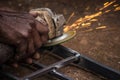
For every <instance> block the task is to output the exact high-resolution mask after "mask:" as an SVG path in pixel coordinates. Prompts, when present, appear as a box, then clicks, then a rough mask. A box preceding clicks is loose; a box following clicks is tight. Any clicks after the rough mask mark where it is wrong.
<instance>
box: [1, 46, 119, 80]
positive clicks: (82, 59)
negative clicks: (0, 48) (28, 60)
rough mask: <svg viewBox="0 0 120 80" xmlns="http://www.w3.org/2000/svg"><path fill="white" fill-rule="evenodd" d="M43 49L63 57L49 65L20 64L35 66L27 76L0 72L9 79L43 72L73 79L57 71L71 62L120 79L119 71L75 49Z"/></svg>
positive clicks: (112, 79) (28, 79)
mask: <svg viewBox="0 0 120 80" xmlns="http://www.w3.org/2000/svg"><path fill="white" fill-rule="evenodd" d="M45 49H47V50H48V51H50V52H52V54H54V55H57V56H59V57H62V58H63V59H62V60H60V61H58V62H56V63H54V64H51V65H49V66H45V65H43V64H40V63H38V62H36V61H33V64H31V65H27V66H25V65H22V66H24V67H27V68H29V67H30V66H34V67H36V69H37V70H36V71H34V72H33V73H31V74H29V75H27V76H24V77H20V78H19V77H16V76H14V75H12V74H9V73H8V72H4V71H2V69H1V71H0V74H2V75H6V76H7V77H8V78H9V80H32V79H35V78H37V77H39V76H42V75H45V74H50V75H51V76H54V77H56V78H58V79H60V80H73V79H72V78H70V77H67V76H66V75H64V74H62V73H60V72H57V69H59V68H61V67H64V66H66V65H69V64H71V63H72V64H74V65H76V66H77V67H80V68H83V69H84V70H89V71H91V72H92V73H96V74H98V75H101V76H103V77H105V78H106V79H109V80H120V72H118V71H116V70H114V69H112V68H110V67H107V66H105V65H103V64H100V63H98V62H96V61H94V60H92V59H90V58H88V57H86V56H84V55H81V54H80V53H78V52H77V51H75V50H72V49H69V48H66V47H64V46H61V45H56V46H51V47H47V48H45ZM3 67H4V66H3ZM29 69H31V68H29ZM11 78H12V79H11Z"/></svg>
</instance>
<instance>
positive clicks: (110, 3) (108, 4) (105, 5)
mask: <svg viewBox="0 0 120 80" xmlns="http://www.w3.org/2000/svg"><path fill="white" fill-rule="evenodd" d="M115 2H116V1H115V0H114V1H111V2H106V3H104V6H103V7H102V8H100V9H99V10H103V9H105V8H107V7H109V6H110V5H112V4H113V3H115Z"/></svg>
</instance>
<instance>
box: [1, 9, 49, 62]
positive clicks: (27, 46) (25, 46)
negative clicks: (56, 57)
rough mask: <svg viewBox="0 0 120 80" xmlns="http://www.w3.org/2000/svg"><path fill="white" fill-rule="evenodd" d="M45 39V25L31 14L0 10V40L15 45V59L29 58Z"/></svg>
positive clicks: (46, 32)
mask: <svg viewBox="0 0 120 80" xmlns="http://www.w3.org/2000/svg"><path fill="white" fill-rule="evenodd" d="M47 40H48V27H47V25H43V24H42V23H40V22H38V21H37V20H35V18H34V17H33V16H32V15H31V14H29V13H16V12H7V11H0V42H2V43H6V44H9V45H12V46H15V47H16V54H15V60H18V61H19V60H21V59H26V58H27V59H28V60H29V58H28V57H31V56H33V55H34V53H35V51H36V50H37V49H38V48H40V47H41V46H42V44H44V43H46V41H47Z"/></svg>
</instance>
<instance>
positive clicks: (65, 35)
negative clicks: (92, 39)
mask: <svg viewBox="0 0 120 80" xmlns="http://www.w3.org/2000/svg"><path fill="white" fill-rule="evenodd" d="M75 35H76V31H68V32H65V33H63V35H62V36H59V37H57V38H54V39H52V40H48V42H47V43H46V44H45V45H44V46H54V45H57V44H61V43H63V42H65V41H68V40H70V39H71V38H73V37H74V36H75Z"/></svg>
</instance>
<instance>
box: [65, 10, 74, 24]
mask: <svg viewBox="0 0 120 80" xmlns="http://www.w3.org/2000/svg"><path fill="white" fill-rule="evenodd" d="M74 15H75V13H74V12H72V14H71V15H70V17H69V18H68V20H67V21H66V23H68V22H69V21H70V20H71V19H72V17H73V16H74Z"/></svg>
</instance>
